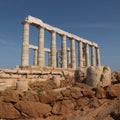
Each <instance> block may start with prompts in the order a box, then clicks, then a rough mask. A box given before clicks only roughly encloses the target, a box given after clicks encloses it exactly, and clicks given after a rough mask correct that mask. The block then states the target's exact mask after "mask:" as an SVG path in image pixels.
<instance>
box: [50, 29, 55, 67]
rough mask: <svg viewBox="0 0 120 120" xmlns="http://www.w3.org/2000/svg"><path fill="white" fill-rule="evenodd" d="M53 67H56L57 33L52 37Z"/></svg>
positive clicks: (53, 32) (53, 33)
mask: <svg viewBox="0 0 120 120" xmlns="http://www.w3.org/2000/svg"><path fill="white" fill-rule="evenodd" d="M51 66H52V67H56V32H55V31H52V35H51Z"/></svg>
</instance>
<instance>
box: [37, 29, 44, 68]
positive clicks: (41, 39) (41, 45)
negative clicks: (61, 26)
mask: <svg viewBox="0 0 120 120" xmlns="http://www.w3.org/2000/svg"><path fill="white" fill-rule="evenodd" d="M44 56H45V55H44V28H38V65H39V66H40V67H42V66H44V63H45V61H44Z"/></svg>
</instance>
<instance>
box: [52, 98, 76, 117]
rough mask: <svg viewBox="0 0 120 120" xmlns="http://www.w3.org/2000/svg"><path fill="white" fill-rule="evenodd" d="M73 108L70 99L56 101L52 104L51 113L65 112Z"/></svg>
mask: <svg viewBox="0 0 120 120" xmlns="http://www.w3.org/2000/svg"><path fill="white" fill-rule="evenodd" d="M73 110H74V103H73V101H72V100H63V101H62V102H60V101H58V102H56V103H55V104H54V106H53V109H52V113H53V114H57V115H58V114H67V113H70V112H71V111H73Z"/></svg>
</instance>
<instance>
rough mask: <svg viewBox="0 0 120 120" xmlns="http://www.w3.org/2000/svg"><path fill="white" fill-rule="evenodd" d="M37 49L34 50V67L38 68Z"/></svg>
mask: <svg viewBox="0 0 120 120" xmlns="http://www.w3.org/2000/svg"><path fill="white" fill-rule="evenodd" d="M37 53H38V51H37V49H34V65H35V66H37Z"/></svg>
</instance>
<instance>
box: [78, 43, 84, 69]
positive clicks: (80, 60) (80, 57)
mask: <svg viewBox="0 0 120 120" xmlns="http://www.w3.org/2000/svg"><path fill="white" fill-rule="evenodd" d="M78 67H83V46H82V42H81V41H79V42H78Z"/></svg>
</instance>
